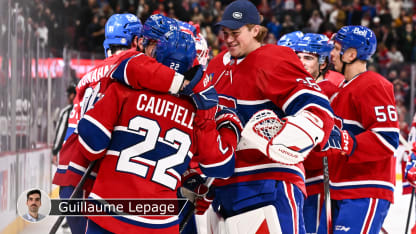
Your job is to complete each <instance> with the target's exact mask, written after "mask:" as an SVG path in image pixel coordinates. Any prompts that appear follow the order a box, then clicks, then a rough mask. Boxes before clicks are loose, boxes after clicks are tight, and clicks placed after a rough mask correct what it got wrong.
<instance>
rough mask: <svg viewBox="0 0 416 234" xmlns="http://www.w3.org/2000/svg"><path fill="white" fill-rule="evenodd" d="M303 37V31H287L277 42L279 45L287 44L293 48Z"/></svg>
mask: <svg viewBox="0 0 416 234" xmlns="http://www.w3.org/2000/svg"><path fill="white" fill-rule="evenodd" d="M302 37H303V33H302V32H301V31H295V32H291V33H287V34H285V35H283V36H282V37H281V38H280V39H279V41H278V42H277V45H280V46H286V47H289V48H291V49H294V46H295V44H296V42H297V41H298V40H300V39H301V38H302Z"/></svg>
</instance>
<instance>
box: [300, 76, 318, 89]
mask: <svg viewBox="0 0 416 234" xmlns="http://www.w3.org/2000/svg"><path fill="white" fill-rule="evenodd" d="M296 81H297V82H301V83H303V84H305V85H307V86H309V87H311V88H313V89H315V90H317V91H321V87H319V85H318V84H317V83H315V80H314V79H313V78H312V77H305V78H297V79H296Z"/></svg>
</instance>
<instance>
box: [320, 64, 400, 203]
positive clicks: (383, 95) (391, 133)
mask: <svg viewBox="0 0 416 234" xmlns="http://www.w3.org/2000/svg"><path fill="white" fill-rule="evenodd" d="M331 106H332V108H333V110H334V113H335V115H336V116H338V117H339V118H336V120H335V124H336V125H337V126H338V127H340V128H342V129H343V130H348V131H349V132H350V133H351V134H353V135H354V136H355V139H356V143H357V146H356V148H355V151H354V153H353V154H352V155H351V156H349V157H346V156H331V157H329V158H328V161H329V176H330V188H331V198H332V199H335V200H342V199H356V198H366V197H372V198H380V199H386V200H388V201H390V202H393V191H394V186H395V181H396V174H395V158H394V156H393V153H394V151H395V150H396V148H397V147H398V145H399V128H398V126H399V125H398V116H397V112H396V105H395V100H394V93H393V86H392V84H391V83H390V82H389V81H388V80H387V79H385V78H384V77H382V76H381V75H379V74H377V73H375V72H371V71H366V72H364V73H361V74H359V75H358V76H357V77H355V78H353V79H352V80H350V81H349V82H347V83H344V84H343V85H342V86H341V88H340V91H339V92H338V93H337V94H336V96H335V97H334V99H333V101H332V102H331Z"/></svg>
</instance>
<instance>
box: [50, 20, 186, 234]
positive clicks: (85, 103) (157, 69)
mask: <svg viewBox="0 0 416 234" xmlns="http://www.w3.org/2000/svg"><path fill="white" fill-rule="evenodd" d="M172 21H173V20H172ZM173 22H174V21H173ZM166 24H167V22H166ZM105 29H106V40H105V41H104V43H103V44H104V48H105V51H106V55H109V57H108V58H106V59H105V60H104V61H103V63H101V64H99V65H97V66H96V67H95V68H93V69H92V70H91V71H89V72H88V73H87V74H86V75H85V76H84V77H83V78H82V79H81V80H80V82H79V83H78V86H77V96H76V98H75V100H74V108H73V110H72V111H71V115H70V119H69V128H68V130H67V139H66V142H65V143H64V145H63V148H62V150H61V153H60V155H61V157H60V160H59V165H58V170H57V172H56V173H55V175H54V179H53V183H54V184H57V185H59V186H60V197H61V198H69V197H70V195H71V194H72V192H73V190H74V188H75V186H76V185H77V184H78V182H79V181H80V179H81V176H82V175H83V174H84V172H85V170H86V168H87V167H88V165H89V161H88V160H85V158H84V157H83V155H82V154H81V152H80V151H79V149H78V145H77V141H76V139H77V135H76V134H72V132H74V130H75V129H76V127H77V124H78V121H79V119H80V118H81V117H82V114H83V113H85V111H86V110H87V109H89V108H91V107H92V105H93V103H94V102H95V101H96V99H97V97H98V98H99V97H100V96H101V95H102V93H103V92H104V90H105V88H106V86H107V85H108V83H109V82H110V81H109V80H110V77H109V76H108V75H107V73H109V72H110V70H111V69H112V68H114V66H115V65H117V64H120V63H121V62H122V61H123V60H124V59H126V58H130V57H132V56H136V57H139V59H138V60H137V63H135V65H136V66H137V67H139V68H140V69H139V71H138V72H137V75H138V77H143V79H141V80H136V81H135V82H136V84H137V85H140V87H141V88H151V89H152V90H156V91H161V92H168V91H169V92H172V93H177V92H178V91H179V89H180V87H181V85H182V83H183V80H184V76H183V75H182V74H180V73H178V72H175V71H174V70H172V69H170V68H168V67H166V66H165V65H163V64H160V63H158V62H157V61H156V60H155V59H153V58H151V57H148V56H144V54H143V53H141V52H139V51H137V47H138V46H139V37H140V36H141V30H142V25H141V23H140V21H139V19H137V17H136V16H134V15H132V14H115V15H113V16H111V17H110V19H109V20H108V21H107V23H106V27H105ZM150 47H151V46H149V50H148V51H149V52H148V53H151V48H150ZM153 74H155V75H153ZM149 75H153V76H154V77H157V78H155V79H148V78H147V77H149ZM103 81H104V82H103ZM94 89H97V92H93V90H94ZM93 93H94V94H93ZM100 93H101V94H100ZM95 171H96V170H95ZM95 176H96V172H92V173H91V174H90V176H89V177H88V178H89V179H88V180H87V182H86V184H85V186H84V189H85V190H86V192H87V193H88V191H89V190H90V189H91V187H92V183H93V181H94V179H95ZM76 197H82V194H78V195H77V196H76ZM68 223H69V225H70V228H71V230H72V232H74V233H80V232H83V231H84V230H85V223H86V220H85V219H84V218H82V217H68Z"/></svg>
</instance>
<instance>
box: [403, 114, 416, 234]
mask: <svg viewBox="0 0 416 234" xmlns="http://www.w3.org/2000/svg"><path fill="white" fill-rule="evenodd" d="M408 143H409V144H411V149H407V150H408V151H410V152H403V154H405V155H406V157H407V158H404V159H402V172H403V180H402V181H403V194H411V193H412V191H413V189H414V188H415V187H416V167H415V166H416V156H415V152H416V114H415V115H414V116H413V121H412V126H411V127H410V132H409V137H408ZM407 150H405V151H407ZM406 231H407V230H406ZM410 232H411V233H412V234H415V233H416V224H414V225H413V227H412V229H411V231H410Z"/></svg>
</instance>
